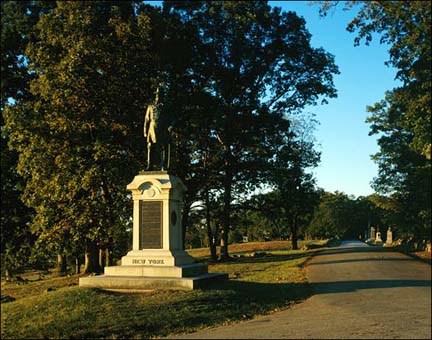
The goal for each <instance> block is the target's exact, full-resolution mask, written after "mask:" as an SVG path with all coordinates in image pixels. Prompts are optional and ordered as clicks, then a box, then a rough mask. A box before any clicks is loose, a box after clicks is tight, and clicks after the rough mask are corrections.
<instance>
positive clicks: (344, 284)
mask: <svg viewBox="0 0 432 340" xmlns="http://www.w3.org/2000/svg"><path fill="white" fill-rule="evenodd" d="M310 286H311V288H312V291H313V293H314V294H328V293H348V292H354V291H357V290H360V289H374V288H399V287H431V281H426V280H365V281H334V282H320V283H310Z"/></svg>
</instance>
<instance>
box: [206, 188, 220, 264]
mask: <svg viewBox="0 0 432 340" xmlns="http://www.w3.org/2000/svg"><path fill="white" fill-rule="evenodd" d="M205 197H206V226H207V237H208V243H209V248H210V255H211V258H212V261H214V262H216V261H217V253H216V243H217V236H218V233H219V225H218V224H216V227H215V231H214V232H213V231H212V229H211V223H210V199H209V192H208V189H206V195H205Z"/></svg>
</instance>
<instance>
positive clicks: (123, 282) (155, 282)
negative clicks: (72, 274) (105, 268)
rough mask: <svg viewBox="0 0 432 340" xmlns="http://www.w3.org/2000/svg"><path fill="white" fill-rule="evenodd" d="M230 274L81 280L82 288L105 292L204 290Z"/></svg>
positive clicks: (109, 277) (108, 277)
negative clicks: (97, 289)
mask: <svg viewBox="0 0 432 340" xmlns="http://www.w3.org/2000/svg"><path fill="white" fill-rule="evenodd" d="M226 279H228V274H225V273H207V274H201V275H199V276H193V277H181V278H178V277H143V276H108V275H99V276H89V277H82V278H80V280H79V285H80V287H86V288H99V289H104V290H119V291H131V290H147V289H151V290H153V289H176V290H180V289H181V290H191V289H197V288H203V287H205V286H206V285H208V284H209V283H210V282H213V281H215V280H226Z"/></svg>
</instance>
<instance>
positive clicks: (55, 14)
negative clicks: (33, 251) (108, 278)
mask: <svg viewBox="0 0 432 340" xmlns="http://www.w3.org/2000/svg"><path fill="white" fill-rule="evenodd" d="M137 9H138V11H137ZM150 33H151V31H150V20H149V17H148V16H146V15H144V14H141V11H140V10H139V8H138V7H137V6H136V4H135V3H133V2H122V3H106V2H90V3H85V2H59V3H57V7H56V8H55V9H54V10H53V11H51V12H48V13H46V14H44V15H42V16H41V18H40V20H39V21H38V24H37V29H36V31H35V34H36V36H37V38H38V39H37V41H32V42H30V43H29V44H28V45H27V49H26V57H27V58H28V64H29V67H30V72H31V74H32V75H33V77H34V79H33V80H32V81H31V83H30V84H31V85H30V93H31V98H29V99H28V100H26V101H23V102H21V103H17V104H15V105H10V106H9V107H7V108H6V109H5V118H6V127H7V129H8V131H9V133H10V139H11V140H10V145H11V146H12V147H13V148H14V149H15V150H17V151H18V153H19V161H18V171H19V173H20V174H21V175H22V176H23V177H24V178H25V180H26V186H25V189H24V194H23V197H24V200H25V202H26V204H27V205H29V206H31V207H33V208H34V209H35V210H36V215H35V218H34V219H33V222H32V224H33V230H35V231H37V233H38V234H39V235H40V241H41V242H42V241H43V242H46V243H47V244H49V245H53V246H54V247H56V248H57V249H56V250H57V251H61V252H62V251H64V250H65V249H61V248H67V250H70V251H73V250H74V248H76V247H78V246H80V245H84V246H85V249H86V255H87V256H86V270H87V271H95V270H98V268H97V267H98V263H97V262H98V261H97V253H96V251H97V248H96V245H97V242H98V241H108V240H109V239H110V237H112V235H113V234H114V231H113V230H114V228H124V225H125V223H124V222H125V221H126V220H127V219H128V218H129V216H130V204H129V201H128V199H127V196H126V192H125V186H126V184H127V183H128V182H130V180H131V176H132V175H131V174H134V173H136V172H137V170H138V169H140V168H142V164H143V162H142V161H143V158H144V157H143V155H144V154H145V152H143V149H144V147H143V143H139V142H138V141H139V140H140V139H142V137H141V131H142V114H143V113H142V111H143V107H145V103H146V102H149V101H150V99H149V97H150V92H151V90H152V88H151V77H150V75H151V71H152V65H153V64H152V62H153V55H152V53H151V47H152V46H151V37H150ZM149 79H150V80H149Z"/></svg>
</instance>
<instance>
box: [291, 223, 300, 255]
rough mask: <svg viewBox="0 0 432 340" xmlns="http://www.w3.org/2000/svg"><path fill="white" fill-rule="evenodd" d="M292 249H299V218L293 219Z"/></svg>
mask: <svg viewBox="0 0 432 340" xmlns="http://www.w3.org/2000/svg"><path fill="white" fill-rule="evenodd" d="M291 247H292V249H293V250H297V249H298V244H297V218H296V217H294V218H293V222H292V227H291Z"/></svg>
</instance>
